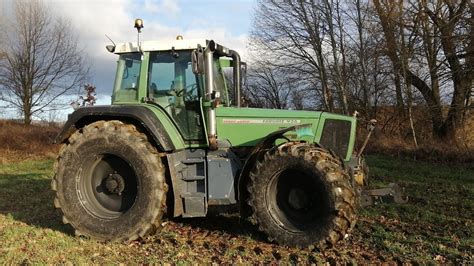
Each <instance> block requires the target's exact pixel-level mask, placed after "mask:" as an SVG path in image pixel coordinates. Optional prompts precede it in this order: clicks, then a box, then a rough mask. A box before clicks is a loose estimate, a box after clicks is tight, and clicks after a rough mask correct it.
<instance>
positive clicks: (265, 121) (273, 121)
mask: <svg viewBox="0 0 474 266" xmlns="http://www.w3.org/2000/svg"><path fill="white" fill-rule="evenodd" d="M222 121H223V123H224V124H301V120H299V119H223V120H222Z"/></svg>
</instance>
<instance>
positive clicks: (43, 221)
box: [0, 156, 474, 264]
mask: <svg viewBox="0 0 474 266" xmlns="http://www.w3.org/2000/svg"><path fill="white" fill-rule="evenodd" d="M368 163H369V165H370V166H371V168H370V169H371V176H372V180H371V181H372V182H371V186H372V187H379V186H382V185H384V184H387V183H389V182H394V181H395V182H399V183H400V184H401V185H403V186H405V187H406V194H408V195H409V196H410V200H409V202H408V203H407V204H404V205H398V204H377V205H375V206H373V207H369V208H365V209H362V210H360V212H359V215H360V219H359V221H358V224H357V226H356V228H355V231H354V232H353V233H352V234H351V235H350V236H349V237H348V238H347V239H345V240H344V241H342V242H341V243H340V244H338V245H337V246H335V247H333V248H330V249H327V250H324V251H320V250H309V249H293V248H286V247H282V246H278V245H276V244H272V243H269V242H267V240H266V239H265V236H263V235H262V234H261V233H259V232H258V230H257V229H256V228H255V227H253V226H251V225H250V224H249V223H248V222H246V221H242V220H240V219H239V218H238V216H237V213H235V212H234V211H233V209H232V208H230V209H228V210H227V213H225V214H222V215H218V214H215V211H212V210H211V213H210V215H209V217H207V218H199V219H175V220H167V221H165V222H164V223H163V228H162V230H161V231H160V232H158V233H157V234H155V235H153V236H149V237H148V238H146V239H144V240H143V241H137V242H133V243H130V244H122V243H100V242H97V241H94V240H90V239H85V238H79V237H75V236H73V235H72V230H71V228H69V227H68V226H65V225H63V224H62V222H61V218H60V216H59V215H58V214H57V213H56V211H55V210H54V208H53V207H52V199H53V193H52V192H51V191H50V189H49V186H50V179H51V176H52V160H29V161H23V162H20V163H6V164H3V165H0V263H2V264H3V263H8V264H10V263H15V264H16V263H61V262H73V263H101V264H102V263H153V262H171V263H181V262H183V263H184V262H198V263H209V262H216V263H271V262H274V263H279V262H284V263H303V264H312V263H316V264H319V263H323V262H330V263H333V262H358V263H361V262H395V263H400V262H413V263H415V262H417V263H428V262H434V263H447V262H452V263H456V264H458V263H467V264H469V263H473V262H474V256H473V250H474V237H473V220H474V217H473V215H474V167H473V166H472V165H439V164H432V163H425V162H416V161H410V160H399V159H393V158H390V157H385V156H369V157H368Z"/></svg>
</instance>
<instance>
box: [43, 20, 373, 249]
mask: <svg viewBox="0 0 474 266" xmlns="http://www.w3.org/2000/svg"><path fill="white" fill-rule="evenodd" d="M137 25H138V26H137V29H139V30H140V29H141V25H142V23H141V22H140V21H138V23H137ZM107 49H108V50H109V52H112V53H114V54H117V55H118V62H117V72H116V78H115V85H114V90H113V95H112V105H110V106H92V107H83V108H79V109H78V110H76V111H75V112H74V113H72V114H71V115H70V117H69V119H68V121H67V123H66V124H65V126H64V129H63V130H62V132H61V133H60V134H59V135H58V137H57V139H56V142H58V143H62V148H61V150H60V152H59V156H58V158H57V161H56V164H55V176H54V178H53V180H52V189H53V190H54V191H55V193H56V197H55V199H54V205H55V207H56V208H58V209H60V210H61V212H62V217H63V222H64V223H67V224H70V225H71V226H72V227H73V228H74V229H75V232H76V234H77V235H84V236H89V237H92V238H95V239H98V240H105V241H115V240H118V241H131V240H135V239H138V238H142V237H145V236H146V235H147V234H148V233H150V232H152V231H153V230H154V229H157V228H159V226H160V224H161V223H162V217H163V215H165V214H166V215H167V216H168V217H171V218H172V217H204V216H206V214H207V211H208V208H209V206H213V205H214V206H215V205H237V206H239V210H240V214H241V216H242V217H243V218H248V219H249V220H250V221H251V222H252V223H254V224H255V225H257V226H258V228H259V229H260V230H261V231H263V232H264V233H265V234H266V235H268V238H269V240H271V241H275V242H277V243H279V244H282V245H287V246H300V247H305V246H309V245H315V246H320V247H324V246H328V245H332V244H335V243H336V242H337V241H339V240H341V239H344V238H345V237H346V236H347V235H348V233H350V231H351V229H352V228H353V227H354V225H355V223H356V219H357V218H356V209H357V207H358V205H359V204H360V200H359V199H358V195H360V186H362V185H364V184H365V183H366V167H365V163H364V162H363V159H362V158H361V156H360V154H357V155H356V154H354V142H355V139H356V138H355V134H356V118H355V117H351V116H344V115H339V114H333V113H328V112H310V111H293V110H270V109H257V108H247V107H242V106H241V96H240V90H241V79H242V74H241V73H242V72H243V71H242V70H243V65H244V63H243V62H241V60H240V56H239V54H238V53H237V52H236V51H234V50H230V49H228V48H226V47H223V46H221V45H219V44H217V43H215V42H214V41H212V40H195V39H194V40H191V39H190V40H184V39H183V38H182V37H180V36H179V37H178V38H177V39H176V40H173V41H170V42H153V41H146V42H137V43H123V44H119V45H113V46H112V45H110V46H108V47H107ZM225 69H229V70H230V69H232V71H233V78H232V79H233V80H232V82H229V83H231V84H232V88H231V86H229V84H228V83H227V82H226V78H225V76H224V70H225Z"/></svg>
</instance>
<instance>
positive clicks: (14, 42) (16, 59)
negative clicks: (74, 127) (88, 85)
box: [0, 0, 88, 125]
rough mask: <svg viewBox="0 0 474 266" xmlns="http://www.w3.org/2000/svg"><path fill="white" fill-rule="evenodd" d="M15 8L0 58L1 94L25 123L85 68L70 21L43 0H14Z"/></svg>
mask: <svg viewBox="0 0 474 266" xmlns="http://www.w3.org/2000/svg"><path fill="white" fill-rule="evenodd" d="M14 10H15V18H14V21H15V22H14V23H11V25H12V26H11V27H10V28H8V29H7V33H6V40H5V42H6V45H5V51H4V52H5V57H4V59H3V60H0V92H1V95H0V97H1V98H0V99H1V100H3V101H5V102H7V103H9V104H10V105H11V106H13V107H15V108H17V109H18V110H19V111H20V112H21V113H22V115H23V118H24V123H25V124H27V125H28V124H30V123H31V120H32V116H34V115H35V114H37V113H41V112H44V111H47V110H50V109H51V108H54V104H55V103H56V102H57V100H58V98H59V97H61V96H62V95H66V94H67V93H68V92H70V91H71V90H73V89H74V88H77V87H78V86H80V85H81V84H82V83H83V81H84V80H85V78H86V75H87V72H88V69H87V68H86V67H85V62H84V60H83V55H82V54H81V50H80V49H79V47H78V45H77V38H76V37H75V36H74V31H73V29H72V28H71V26H70V25H69V23H68V22H67V21H65V20H64V19H62V18H59V17H55V16H54V14H53V13H52V12H51V11H50V10H49V7H48V6H46V5H45V4H44V3H43V2H42V1H40V0H19V1H15V3H14Z"/></svg>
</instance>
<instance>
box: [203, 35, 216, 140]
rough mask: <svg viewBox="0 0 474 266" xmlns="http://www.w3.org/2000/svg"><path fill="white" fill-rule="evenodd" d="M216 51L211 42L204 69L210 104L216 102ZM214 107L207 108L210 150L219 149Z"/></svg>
mask: <svg viewBox="0 0 474 266" xmlns="http://www.w3.org/2000/svg"><path fill="white" fill-rule="evenodd" d="M215 50H216V43H215V42H214V41H212V40H211V41H209V42H208V44H207V47H206V49H205V50H204V69H205V73H206V77H205V82H206V100H207V101H209V102H212V101H214V97H215V95H214V94H215V92H214V71H213V68H212V65H213V61H214V51H215ZM214 108H215V107H214V105H213V104H211V106H210V107H208V108H207V117H208V119H209V122H208V123H207V134H208V139H209V148H211V149H217V130H216V123H217V122H216V110H215V109H214Z"/></svg>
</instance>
